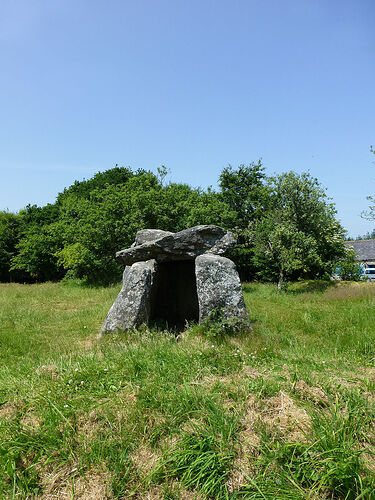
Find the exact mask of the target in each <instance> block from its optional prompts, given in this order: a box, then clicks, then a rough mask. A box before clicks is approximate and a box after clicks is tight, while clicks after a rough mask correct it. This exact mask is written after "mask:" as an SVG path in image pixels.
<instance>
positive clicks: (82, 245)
mask: <svg viewBox="0 0 375 500" xmlns="http://www.w3.org/2000/svg"><path fill="white" fill-rule="evenodd" d="M166 174H167V171H166V169H165V168H164V167H163V168H160V169H158V173H157V174H154V173H152V172H149V171H145V170H137V171H135V172H134V171H132V170H131V169H130V168H125V167H118V166H116V167H115V168H112V169H110V170H107V171H105V172H100V173H97V174H96V175H95V176H94V177H93V178H91V179H88V180H83V181H76V182H74V184H73V185H72V186H70V187H69V188H66V189H64V191H63V192H62V193H59V194H58V196H57V198H56V201H55V203H53V204H48V205H46V206H43V207H39V206H36V205H28V206H27V207H26V208H24V209H23V210H20V212H19V213H17V214H13V213H9V212H4V211H3V212H0V280H1V281H3V282H9V281H20V282H41V281H47V280H60V279H65V280H68V279H81V280H85V281H86V282H88V283H110V282H115V281H117V280H119V279H120V277H121V273H122V269H121V266H119V265H118V264H117V263H116V261H115V259H114V254H115V252H116V251H118V250H120V249H122V248H126V247H129V246H130V245H131V243H132V242H133V241H134V237H135V234H136V232H137V231H138V230H139V229H143V228H158V229H164V230H168V231H180V230H182V229H184V228H187V227H191V226H195V225H198V224H217V225H221V226H223V227H225V228H227V229H230V230H232V231H233V232H234V233H235V235H236V236H237V238H238V243H239V244H238V247H237V248H236V249H235V250H234V251H233V252H232V255H231V256H230V257H231V258H232V259H233V260H234V261H235V262H236V264H237V266H238V269H239V271H240V275H241V278H242V279H243V280H252V279H263V280H269V281H278V282H279V284H280V286H281V284H282V281H284V280H286V279H296V278H322V277H328V276H329V275H331V273H332V272H333V270H334V269H335V268H336V267H337V265H338V263H340V262H342V261H344V260H345V261H346V262H347V260H348V254H347V250H346V248H345V246H344V234H345V231H344V229H343V228H342V226H341V225H340V224H339V222H338V221H337V220H336V218H335V216H336V211H335V208H334V205H333V204H332V203H331V202H330V201H329V199H328V198H327V196H326V194H325V190H324V189H323V188H322V186H321V185H320V184H319V182H318V180H317V179H315V178H313V177H312V176H310V175H309V174H306V173H305V174H302V175H298V174H296V173H294V172H288V173H284V174H281V175H278V176H275V177H269V176H267V175H266V173H265V170H264V168H263V166H262V164H261V162H258V163H251V164H250V165H247V166H246V165H241V166H239V167H238V168H236V169H233V168H231V167H228V168H224V169H223V171H222V172H221V174H220V177H219V182H218V185H219V188H218V189H217V190H213V189H211V188H208V189H206V190H204V189H201V188H193V187H191V186H189V185H187V184H181V183H165V177H166ZM350 258H351V257H350V256H349V260H350Z"/></svg>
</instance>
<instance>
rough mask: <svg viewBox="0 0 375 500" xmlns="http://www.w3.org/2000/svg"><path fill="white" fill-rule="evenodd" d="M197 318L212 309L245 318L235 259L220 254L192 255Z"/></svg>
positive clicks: (201, 317)
mask: <svg viewBox="0 0 375 500" xmlns="http://www.w3.org/2000/svg"><path fill="white" fill-rule="evenodd" d="M195 276H196V280H197V293H198V302H199V321H202V319H204V318H207V317H208V316H209V315H210V313H211V312H212V311H213V310H215V309H221V310H222V311H223V313H224V315H225V316H226V317H227V318H230V317H238V318H242V319H246V318H247V311H246V307H245V301H244V298H243V292H242V287H241V282H240V277H239V276H238V272H237V270H236V266H235V265H234V262H232V261H231V260H230V259H227V258H226V257H221V256H219V255H212V254H204V255H200V256H199V257H197V258H196V259H195Z"/></svg>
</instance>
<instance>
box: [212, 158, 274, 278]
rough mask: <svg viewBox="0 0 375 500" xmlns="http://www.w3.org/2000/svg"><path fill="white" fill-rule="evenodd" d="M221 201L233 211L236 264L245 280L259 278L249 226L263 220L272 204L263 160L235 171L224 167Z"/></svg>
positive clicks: (231, 255) (221, 178)
mask: <svg viewBox="0 0 375 500" xmlns="http://www.w3.org/2000/svg"><path fill="white" fill-rule="evenodd" d="M219 186H220V194H221V199H222V200H223V202H225V203H226V204H227V205H228V207H229V208H230V210H231V211H232V212H233V214H234V216H233V217H232V219H233V222H232V226H231V227H230V229H231V230H232V231H233V233H234V234H235V236H236V238H237V246H236V248H235V249H234V250H232V251H231V252H230V253H229V257H230V258H231V259H233V260H234V262H235V263H236V266H237V269H238V271H239V274H240V277H241V279H242V280H251V279H253V278H254V277H255V274H256V271H257V269H256V267H255V263H254V248H253V244H252V243H251V241H250V240H249V232H248V227H249V225H250V224H254V223H256V222H257V221H260V220H261V219H262V217H263V215H264V212H265V210H266V208H267V206H268V204H269V200H270V193H269V189H268V186H267V176H266V174H265V170H264V167H263V165H262V162H261V160H259V161H258V162H257V163H250V164H249V165H240V166H239V167H238V168H236V169H234V168H233V167H231V166H229V167H227V168H224V169H223V171H222V172H221V174H220V177H219Z"/></svg>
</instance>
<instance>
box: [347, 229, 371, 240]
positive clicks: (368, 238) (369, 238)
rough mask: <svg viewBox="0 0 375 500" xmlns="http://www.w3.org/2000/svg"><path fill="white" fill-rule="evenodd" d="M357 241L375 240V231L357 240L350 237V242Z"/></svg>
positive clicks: (358, 237)
mask: <svg viewBox="0 0 375 500" xmlns="http://www.w3.org/2000/svg"><path fill="white" fill-rule="evenodd" d="M355 240H375V229H373V230H372V231H367V233H366V234H364V235H362V236H361V235H359V236H357V237H356V238H352V237H350V236H349V237H348V241H355Z"/></svg>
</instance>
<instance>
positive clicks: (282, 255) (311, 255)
mask: <svg viewBox="0 0 375 500" xmlns="http://www.w3.org/2000/svg"><path fill="white" fill-rule="evenodd" d="M269 190H270V202H269V206H268V209H267V211H266V212H265V214H264V216H263V218H262V219H260V220H258V221H255V222H254V223H251V224H250V225H249V240H250V241H251V242H252V244H253V245H254V260H255V263H256V265H257V267H258V269H259V270H258V276H259V277H261V278H263V279H269V280H274V281H277V282H278V288H279V289H281V287H282V286H283V283H284V281H285V280H287V279H291V278H294V279H296V278H301V277H303V278H321V277H323V276H324V275H330V274H331V273H332V270H333V266H334V263H335V262H336V261H337V260H338V259H339V258H341V257H343V256H344V255H345V245H344V238H343V235H344V229H343V228H342V227H341V225H340V224H339V223H338V222H337V220H336V218H335V215H336V210H335V208H334V206H333V204H332V203H330V202H329V201H328V199H327V196H326V194H325V191H324V189H323V188H322V187H321V185H320V184H319V182H318V180H317V179H316V178H314V177H312V176H311V175H310V174H307V173H303V174H301V175H298V174H296V173H294V172H288V173H284V174H281V175H279V176H277V177H274V178H271V179H270V180H269Z"/></svg>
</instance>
